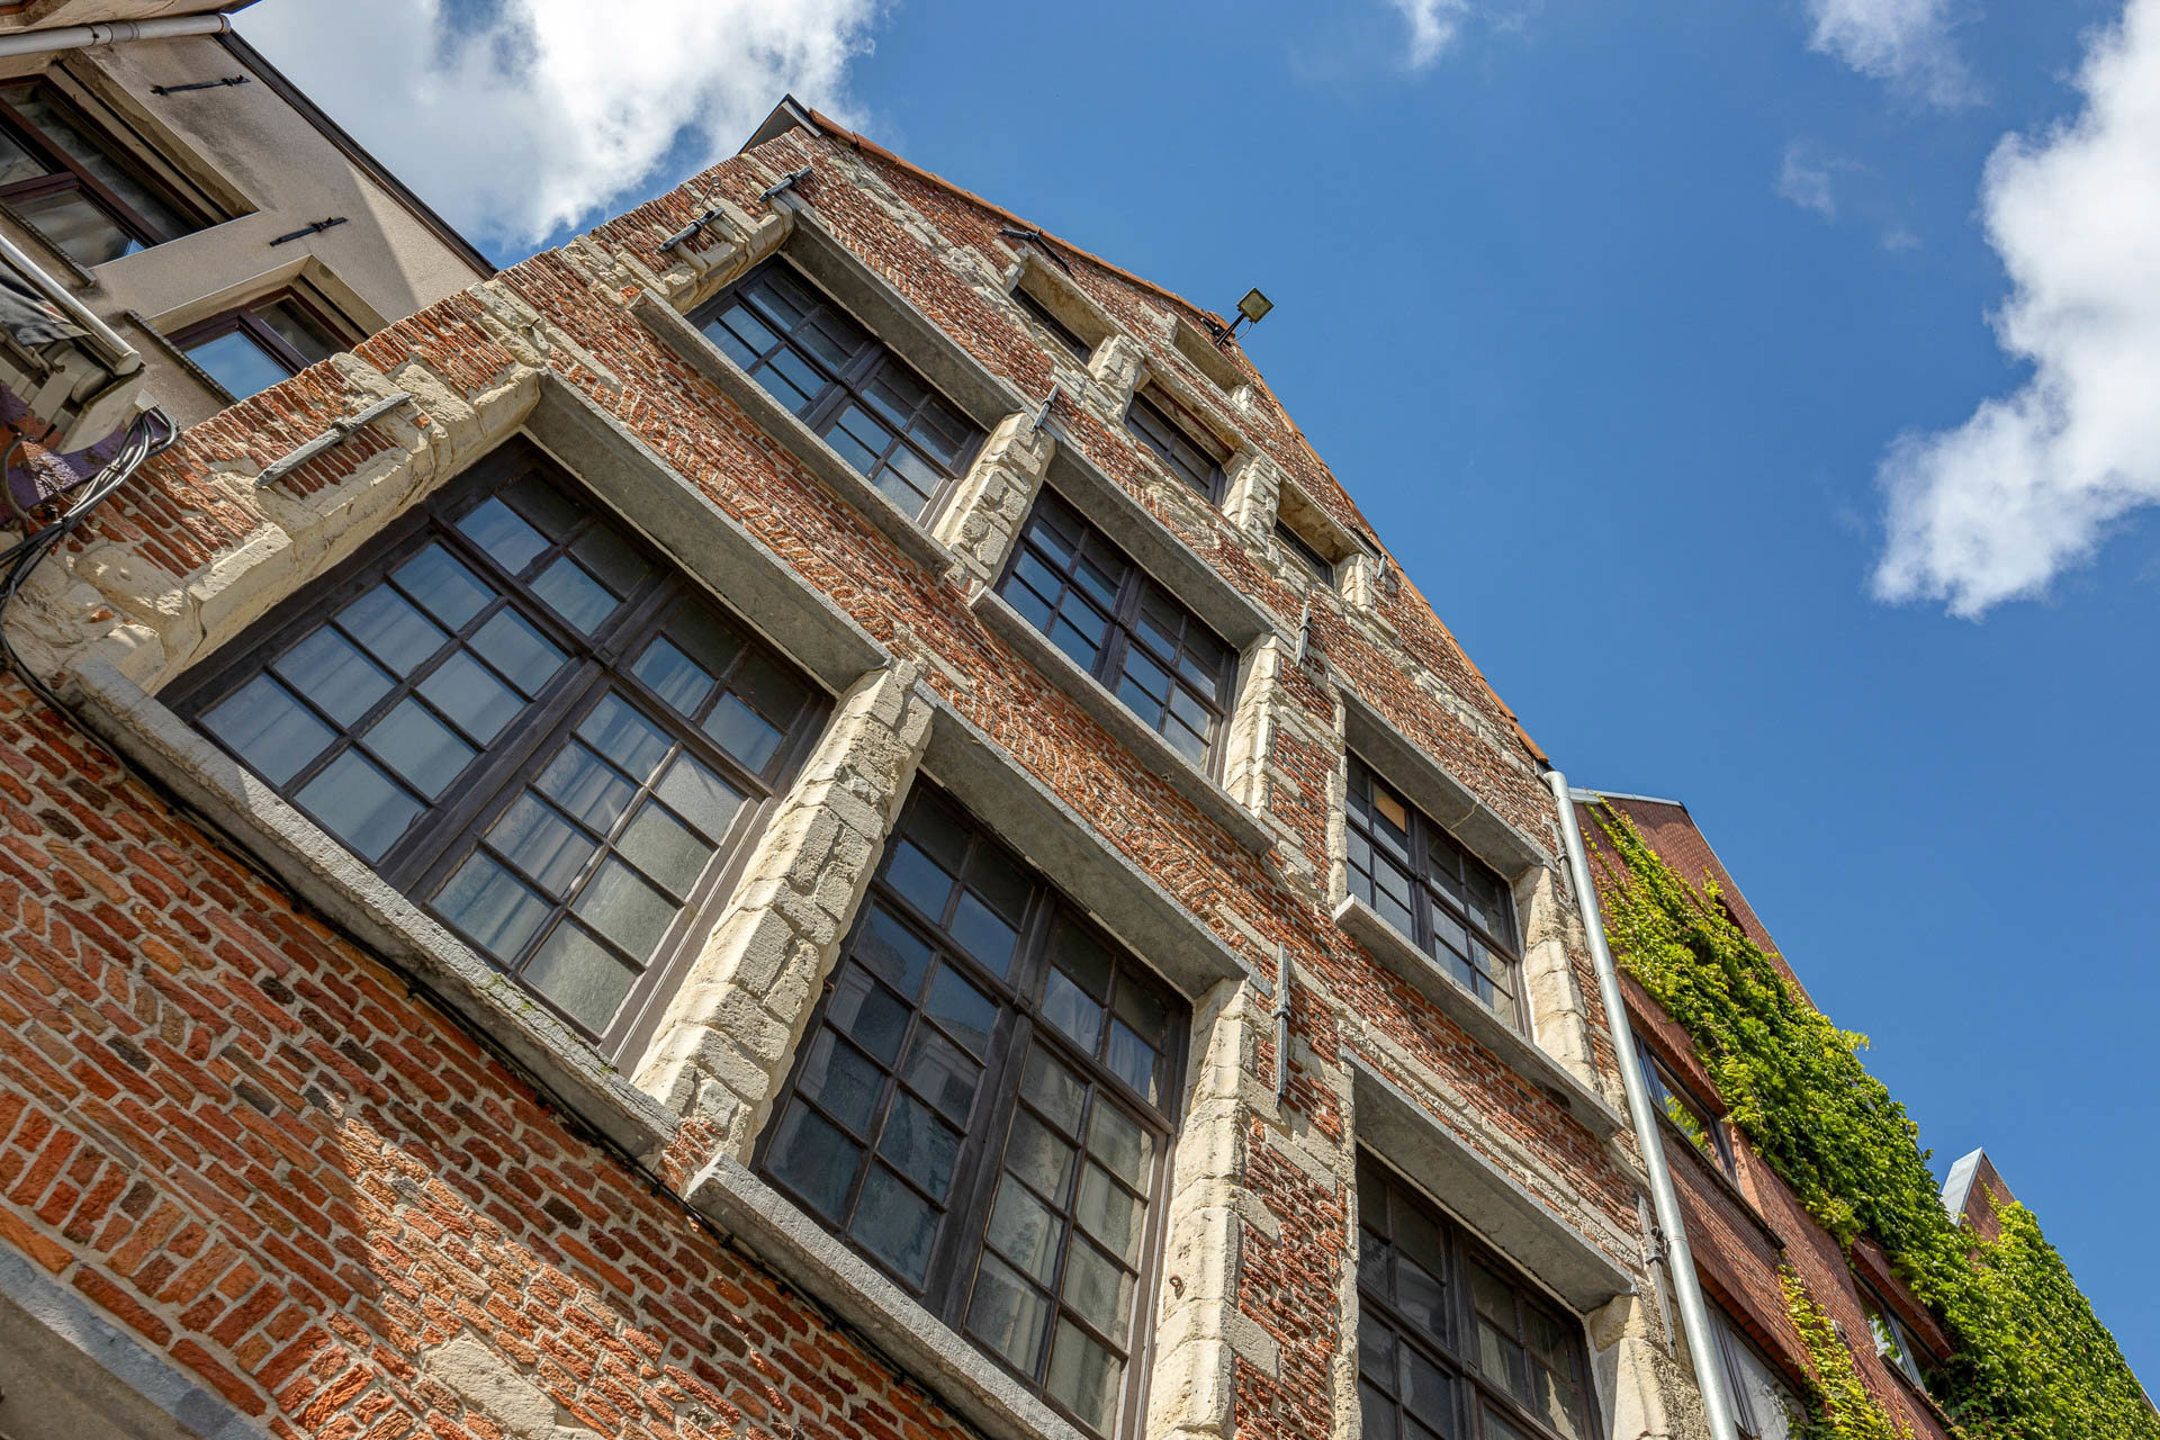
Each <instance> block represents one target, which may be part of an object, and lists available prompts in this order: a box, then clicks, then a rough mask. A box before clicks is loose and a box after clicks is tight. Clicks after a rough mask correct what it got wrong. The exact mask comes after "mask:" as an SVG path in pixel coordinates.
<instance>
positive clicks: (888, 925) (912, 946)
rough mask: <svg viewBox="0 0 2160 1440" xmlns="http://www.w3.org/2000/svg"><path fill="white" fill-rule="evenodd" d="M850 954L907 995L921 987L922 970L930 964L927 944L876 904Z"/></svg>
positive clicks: (856, 960) (913, 993)
mask: <svg viewBox="0 0 2160 1440" xmlns="http://www.w3.org/2000/svg"><path fill="white" fill-rule="evenodd" d="M852 953H853V955H854V957H855V963H856V964H858V965H861V966H863V967H864V968H866V969H868V970H869V971H870V972H871V973H872V974H875V975H878V976H881V977H883V978H884V979H885V980H887V981H889V982H891V983H892V984H893V985H895V986H897V987H898V988H899V990H900V991H901V993H902V994H905V995H910V996H912V995H915V994H916V993H918V992H919V991H920V990H921V989H922V979H923V972H924V971H925V970H927V969H929V967H930V947H929V946H928V945H925V944H924V943H923V942H922V941H921V940H919V939H917V938H916V935H915V932H914V931H912V930H910V929H908V928H907V927H906V926H905V925H903V924H901V923H900V921H899V920H898V919H896V918H895V917H894V916H893V914H892V912H891V911H889V910H886V909H885V908H884V907H883V906H879V905H873V906H872V907H871V908H870V915H869V918H868V919H866V920H865V921H864V922H863V928H862V931H861V933H859V934H858V935H857V936H856V937H855V945H854V949H853V952H852Z"/></svg>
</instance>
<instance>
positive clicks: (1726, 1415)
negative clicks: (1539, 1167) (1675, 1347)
mask: <svg viewBox="0 0 2160 1440" xmlns="http://www.w3.org/2000/svg"><path fill="white" fill-rule="evenodd" d="M1545 783H1546V785H1547V786H1549V787H1550V788H1551V790H1552V794H1553V800H1554V802H1555V803H1556V804H1557V805H1558V806H1559V809H1560V836H1561V839H1562V841H1563V842H1564V843H1565V844H1566V846H1567V857H1568V873H1569V874H1570V875H1571V876H1573V877H1574V881H1575V894H1576V895H1577V896H1578V897H1579V898H1578V903H1579V904H1580V905H1581V906H1582V915H1583V928H1584V929H1586V930H1588V931H1589V932H1590V957H1591V959H1592V961H1594V962H1595V964H1596V966H1597V978H1598V994H1599V995H1600V996H1601V997H1602V998H1603V999H1604V1001H1605V1018H1606V1022H1607V1023H1608V1024H1609V1025H1610V1026H1611V1027H1612V1037H1613V1045H1614V1047H1615V1048H1616V1049H1618V1050H1619V1052H1620V1053H1619V1056H1618V1059H1619V1061H1620V1083H1621V1085H1622V1086H1623V1087H1624V1088H1625V1089H1626V1091H1627V1106H1628V1119H1629V1120H1631V1121H1633V1122H1634V1126H1635V1143H1636V1145H1637V1146H1638V1147H1639V1148H1640V1149H1641V1150H1642V1156H1643V1166H1644V1168H1645V1169H1647V1170H1648V1171H1649V1172H1650V1203H1651V1207H1652V1209H1653V1210H1654V1211H1655V1213H1656V1215H1657V1224H1658V1230H1659V1232H1660V1238H1661V1239H1662V1241H1663V1243H1664V1246H1665V1250H1666V1254H1667V1257H1668V1259H1669V1261H1670V1263H1669V1264H1668V1265H1667V1266H1666V1269H1667V1270H1668V1271H1669V1272H1670V1274H1671V1276H1672V1287H1673V1293H1674V1295H1675V1296H1677V1297H1678V1299H1679V1301H1680V1328H1681V1329H1682V1330H1683V1331H1685V1332H1686V1335H1687V1348H1688V1365H1689V1367H1690V1368H1691V1369H1693V1370H1694V1372H1695V1388H1696V1389H1698V1390H1700V1391H1701V1392H1702V1398H1703V1409H1704V1410H1705V1411H1706V1412H1707V1413H1708V1416H1709V1420H1710V1435H1711V1440H1741V1437H1740V1431H1739V1429H1738V1427H1737V1426H1735V1425H1734V1424H1733V1416H1732V1405H1731V1403H1730V1400H1729V1399H1728V1397H1727V1395H1726V1393H1725V1386H1724V1384H1723V1383H1722V1382H1721V1380H1720V1378H1719V1377H1718V1376H1717V1375H1716V1373H1715V1372H1714V1371H1713V1369H1712V1367H1713V1366H1714V1365H1715V1364H1716V1363H1717V1362H1716V1356H1717V1355H1718V1353H1719V1351H1718V1341H1717V1336H1716V1334H1715V1333H1714V1332H1713V1331H1712V1330H1711V1328H1710V1307H1709V1306H1708V1305H1706V1304H1705V1303H1704V1302H1703V1293H1702V1284H1701V1282H1700V1281H1699V1280H1698V1279H1697V1278H1696V1275H1695V1254H1694V1251H1693V1250H1692V1249H1691V1248H1690V1247H1689V1245H1688V1238H1687V1224H1686V1222H1685V1221H1684V1220H1683V1219H1682V1218H1681V1215H1680V1197H1679V1196H1678V1195H1676V1194H1674V1193H1673V1183H1672V1171H1671V1170H1670V1169H1669V1168H1668V1167H1667V1166H1666V1164H1665V1141H1664V1136H1663V1134H1662V1133H1661V1132H1660V1131H1659V1129H1658V1118H1657V1112H1656V1111H1655V1110H1654V1109H1652V1108H1651V1105H1650V1091H1649V1088H1648V1087H1647V1086H1645V1085H1644V1084H1643V1077H1642V1066H1641V1065H1640V1064H1638V1063H1637V1061H1636V1058H1635V1030H1634V1027H1633V1026H1631V1025H1630V1024H1628V1014H1627V999H1626V997H1625V996H1623V995H1622V994H1621V993H1620V972H1619V970H1618V969H1616V968H1615V967H1614V965H1613V958H1612V950H1611V948H1610V947H1609V946H1607V945H1606V943H1605V917H1604V915H1603V913H1602V912H1601V911H1600V910H1599V908H1598V898H1597V886H1596V884H1595V883H1594V882H1593V881H1592V880H1591V878H1590V857H1589V855H1588V854H1587V853H1585V852H1584V850H1583V840H1582V829H1581V827H1580V826H1578V825H1577V824H1576V823H1575V800H1574V796H1573V794H1572V793H1571V792H1570V791H1569V790H1568V783H1567V776H1565V775H1563V774H1561V773H1560V772H1559V771H1558V770H1554V769H1551V768H1549V767H1548V768H1547V769H1546V771H1545Z"/></svg>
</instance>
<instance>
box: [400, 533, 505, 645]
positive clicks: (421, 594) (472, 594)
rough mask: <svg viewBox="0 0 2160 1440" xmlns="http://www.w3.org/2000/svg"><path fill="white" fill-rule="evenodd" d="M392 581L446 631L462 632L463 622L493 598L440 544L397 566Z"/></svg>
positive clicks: (483, 608) (493, 592) (484, 584)
mask: <svg viewBox="0 0 2160 1440" xmlns="http://www.w3.org/2000/svg"><path fill="white" fill-rule="evenodd" d="M391 578H393V579H394V580H396V581H397V583H398V588H399V589H400V590H403V591H404V592H405V593H406V594H407V595H409V596H411V597H412V598H413V599H414V600H415V601H417V602H419V605H420V608H421V609H423V610H425V611H427V612H428V614H430V615H433V616H434V617H435V618H436V619H437V620H440V621H441V622H442V623H443V626H444V628H445V629H449V630H462V629H464V628H465V622H466V621H468V620H470V619H472V618H473V617H474V616H475V615H478V614H479V613H480V612H481V611H482V610H485V609H486V608H487V607H488V602H489V601H491V600H493V599H494V598H495V591H494V589H493V587H491V586H489V585H488V584H487V583H486V582H484V581H483V580H481V578H480V577H479V576H477V575H475V574H473V573H472V571H470V570H468V569H466V568H465V567H464V565H462V564H460V563H459V562H458V561H457V560H454V559H452V558H451V555H450V552H449V551H447V550H445V549H443V547H442V546H440V545H430V546H428V547H427V548H426V549H424V550H422V551H421V552H420V553H419V554H417V555H415V556H413V557H412V559H410V560H408V561H406V562H405V563H404V564H403V565H400V566H398V568H397V569H396V570H395V571H393V572H392V574H391Z"/></svg>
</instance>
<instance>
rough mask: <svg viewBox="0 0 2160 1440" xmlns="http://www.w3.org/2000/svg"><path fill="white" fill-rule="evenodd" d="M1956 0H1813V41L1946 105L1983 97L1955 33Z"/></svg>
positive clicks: (1872, 73) (1867, 71) (1880, 76)
mask: <svg viewBox="0 0 2160 1440" xmlns="http://www.w3.org/2000/svg"><path fill="white" fill-rule="evenodd" d="M1953 3H1954V0H1808V16H1809V18H1810V19H1812V20H1813V21H1814V22H1815V33H1814V36H1813V38H1812V39H1811V41H1810V44H1812V45H1813V46H1814V48H1815V49H1817V50H1820V51H1822V52H1823V53H1824V54H1826V55H1833V56H1835V57H1837V58H1838V59H1839V60H1842V61H1844V62H1845V63H1846V64H1847V65H1850V66H1851V67H1852V68H1853V69H1855V70H1857V71H1859V72H1860V73H1861V74H1863V75H1867V76H1872V77H1873V78H1875V79H1877V80H1887V81H1889V82H1891V83H1892V84H1894V85H1897V86H1899V87H1901V88H1903V89H1906V90H1909V91H1911V92H1912V93H1914V94H1917V95H1920V96H1922V97H1923V98H1925V99H1927V100H1928V101H1930V102H1932V103H1934V104H1936V105H1941V106H1944V107H1946V108H1947V107H1951V106H1957V105H1963V104H1966V103H1968V102H1970V101H1972V100H1975V99H1977V98H1978V91H1977V89H1976V87H1975V86H1974V84H1973V79H1972V75H1971V73H1970V72H1969V71H1968V70H1967V69H1966V68H1965V62H1964V60H1963V59H1962V58H1961V57H1960V56H1959V54H1958V50H1957V45H1956V43H1955V42H1954V41H1953V40H1952V39H1951V35H1950V31H1951V7H1952V4H1953Z"/></svg>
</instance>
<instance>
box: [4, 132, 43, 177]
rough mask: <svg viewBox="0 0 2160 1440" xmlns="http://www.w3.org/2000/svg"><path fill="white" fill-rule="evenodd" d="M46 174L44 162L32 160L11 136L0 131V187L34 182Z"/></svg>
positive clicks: (26, 151)
mask: <svg viewBox="0 0 2160 1440" xmlns="http://www.w3.org/2000/svg"><path fill="white" fill-rule="evenodd" d="M46 173H47V169H46V165H45V162H44V161H42V160H39V159H36V158H34V157H33V156H32V155H31V154H30V152H29V151H28V150H25V149H24V148H23V147H22V144H21V143H20V142H19V141H17V140H16V139H15V138H14V137H13V136H11V135H9V134H8V133H7V132H6V131H4V130H0V185H13V184H15V183H16V182H17V181H19V180H35V179H36V178H37V177H38V176H40V175H43V174H46Z"/></svg>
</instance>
